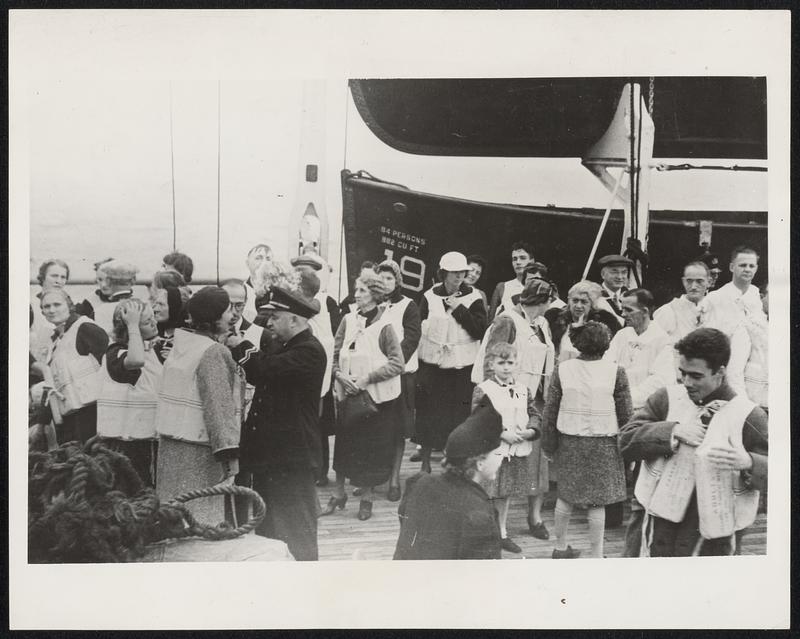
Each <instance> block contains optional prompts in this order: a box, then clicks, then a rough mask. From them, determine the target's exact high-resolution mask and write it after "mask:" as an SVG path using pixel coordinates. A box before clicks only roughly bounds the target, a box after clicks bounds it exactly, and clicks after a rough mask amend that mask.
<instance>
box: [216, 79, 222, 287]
mask: <svg viewBox="0 0 800 639" xmlns="http://www.w3.org/2000/svg"><path fill="white" fill-rule="evenodd" d="M221 105H222V82H221V81H220V80H217V286H219V225H220V207H219V203H220V188H219V185H220V166H221V164H222V160H221V157H220V156H221V145H222V142H221V140H222V115H221V114H222V106H221Z"/></svg>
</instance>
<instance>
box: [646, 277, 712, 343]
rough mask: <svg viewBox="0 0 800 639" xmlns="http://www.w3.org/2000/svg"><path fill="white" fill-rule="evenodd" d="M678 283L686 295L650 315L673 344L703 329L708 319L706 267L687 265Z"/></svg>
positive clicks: (707, 278)
mask: <svg viewBox="0 0 800 639" xmlns="http://www.w3.org/2000/svg"><path fill="white" fill-rule="evenodd" d="M681 281H682V282H683V289H684V290H685V291H686V294H684V295H681V296H680V297H676V298H675V299H674V300H672V301H671V302H669V303H667V304H664V306H662V307H660V308H659V309H658V310H657V311H656V312H655V313H653V320H655V322H656V323H657V324H658V325H659V326H661V328H663V329H664V330H665V331H666V332H667V334H668V335H669V336H670V337H671V338H672V340H673V341H674V342H677V341H678V340H680V339H682V338H684V337H686V336H687V335H688V334H689V333H691V332H692V331H693V330H695V329H696V328H700V327H701V326H703V325H704V324H705V322H706V319H707V318H708V301H707V300H706V291H707V290H708V286H709V271H708V266H706V265H705V264H704V263H703V262H700V261H697V262H690V263H689V264H687V265H686V266H685V267H684V269H683V278H682V279H681Z"/></svg>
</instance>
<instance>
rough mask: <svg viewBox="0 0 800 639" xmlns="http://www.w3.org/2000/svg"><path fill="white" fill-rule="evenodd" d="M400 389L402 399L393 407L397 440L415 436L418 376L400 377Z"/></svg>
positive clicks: (409, 374)
mask: <svg viewBox="0 0 800 639" xmlns="http://www.w3.org/2000/svg"><path fill="white" fill-rule="evenodd" d="M400 387H401V390H400V397H398V398H397V399H396V400H395V402H394V407H393V410H394V415H395V419H394V426H395V438H396V440H397V439H407V438H409V437H413V436H414V407H415V404H416V402H415V398H416V387H417V374H416V373H403V374H402V375H401V376H400Z"/></svg>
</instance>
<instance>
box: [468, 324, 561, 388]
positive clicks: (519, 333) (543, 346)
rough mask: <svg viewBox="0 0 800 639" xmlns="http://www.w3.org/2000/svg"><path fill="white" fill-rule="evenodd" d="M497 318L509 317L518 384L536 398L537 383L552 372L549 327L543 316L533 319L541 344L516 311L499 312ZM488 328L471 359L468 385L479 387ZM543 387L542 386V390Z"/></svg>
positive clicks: (489, 333)
mask: <svg viewBox="0 0 800 639" xmlns="http://www.w3.org/2000/svg"><path fill="white" fill-rule="evenodd" d="M498 317H510V318H511V320H512V321H513V322H514V329H515V331H516V337H515V338H514V346H516V348H517V373H516V379H517V381H518V382H520V383H522V384H525V386H527V387H528V390H530V392H531V396H533V397H536V392H537V390H538V388H539V382H540V381H541V379H542V377H543V376H544V377H545V378H546V377H548V376H550V375H551V374H552V373H553V363H554V359H555V349H554V348H553V341H552V339H551V338H550V328H549V326H548V325H547V321H546V320H545V319H544V317H541V316H540V317H537V318H536V319H535V320H534V323H536V324H537V325H538V326H539V327H540V328H541V329H542V334H543V335H544V340H545V341H544V342H542V340H540V339H539V337H538V336H537V335H536V333H535V331H534V330H533V329H532V328H531V325H530V324H529V323H528V320H527V318H525V317H523V316H522V315H520V314H519V313H518V312H517V311H516V310H513V309H509V310H507V311H503V312H502V313H500V315H498ZM491 332H492V329H491V327H490V328H489V330H488V331H486V334H485V335H484V336H483V340H482V341H481V345H480V347H479V349H478V355H477V356H476V358H475V366H473V368H472V376H471V379H472V382H473V383H474V384H479V383H480V382H482V381H483V369H484V362H485V361H486V347H487V345H488V343H489V339H490V336H491ZM546 386H547V384H546V383H545V387H546Z"/></svg>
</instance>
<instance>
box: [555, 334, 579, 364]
mask: <svg viewBox="0 0 800 639" xmlns="http://www.w3.org/2000/svg"><path fill="white" fill-rule="evenodd" d="M580 354H581V352H580V351H579V350H578V349H577V348H575V345H574V344H573V343H572V340H571V339H570V338H569V326H567V330H565V331H564V334H563V335H562V336H561V344H560V345H559V347H558V363H559V364H560V363H561V362H566V361H567V360H570V359H575V358H576V357H577V356H578V355H580Z"/></svg>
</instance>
